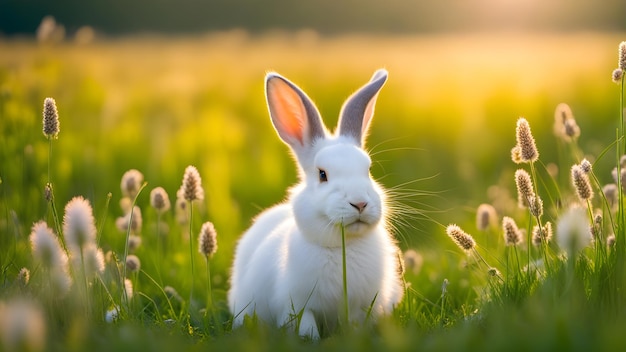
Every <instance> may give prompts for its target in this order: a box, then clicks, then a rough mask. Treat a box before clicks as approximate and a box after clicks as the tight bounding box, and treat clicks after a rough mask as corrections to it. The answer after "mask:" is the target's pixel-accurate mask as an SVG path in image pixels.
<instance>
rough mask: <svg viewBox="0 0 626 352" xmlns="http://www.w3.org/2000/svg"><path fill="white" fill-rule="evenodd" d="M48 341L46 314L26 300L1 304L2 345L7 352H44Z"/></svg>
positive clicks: (0, 329)
mask: <svg viewBox="0 0 626 352" xmlns="http://www.w3.org/2000/svg"><path fill="white" fill-rule="evenodd" d="M45 341H46V324H45V321H44V314H43V312H42V310H41V308H40V307H39V306H38V305H35V303H33V302H31V301H27V300H24V299H14V300H13V301H9V302H6V304H3V303H0V343H2V345H0V346H2V347H4V348H3V350H6V351H43V350H44V345H45Z"/></svg>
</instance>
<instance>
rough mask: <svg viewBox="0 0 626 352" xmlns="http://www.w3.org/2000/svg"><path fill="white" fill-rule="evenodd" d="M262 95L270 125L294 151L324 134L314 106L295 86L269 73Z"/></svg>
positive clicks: (301, 148)
mask: <svg viewBox="0 0 626 352" xmlns="http://www.w3.org/2000/svg"><path fill="white" fill-rule="evenodd" d="M265 95H266V98H267V105H268V107H269V111H270V117H271V118H272V123H273V124H274V128H276V131H277V132H278V135H279V136H280V138H281V139H282V140H283V141H284V142H285V143H287V144H289V145H290V146H291V148H292V149H293V150H294V151H295V152H296V154H300V152H301V151H302V150H303V149H306V148H307V147H309V146H311V145H312V144H313V141H314V140H315V139H318V138H323V137H325V136H326V129H325V127H324V125H323V123H322V119H321V118H320V114H319V112H318V111H317V108H316V107H315V105H314V104H313V102H312V101H311V99H309V97H307V95H306V94H305V93H304V92H303V91H302V90H301V89H300V88H298V86H296V85H295V84H293V83H291V82H289V81H288V80H287V79H286V78H284V77H281V76H280V75H279V74H277V73H275V72H270V73H268V74H267V76H266V77H265Z"/></svg>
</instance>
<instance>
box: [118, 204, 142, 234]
mask: <svg viewBox="0 0 626 352" xmlns="http://www.w3.org/2000/svg"><path fill="white" fill-rule="evenodd" d="M131 218H132V219H131ZM129 223H130V233H133V234H137V233H140V232H141V227H142V226H143V216H142V215H141V208H139V207H138V206H134V207H133V209H132V212H131V211H128V212H127V213H126V214H125V215H124V216H120V217H119V218H117V219H116V220H115V226H116V227H117V229H118V230H119V231H120V232H123V233H126V231H128V224H129Z"/></svg>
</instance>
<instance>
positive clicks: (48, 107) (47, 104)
mask: <svg viewBox="0 0 626 352" xmlns="http://www.w3.org/2000/svg"><path fill="white" fill-rule="evenodd" d="M59 131H60V127H59V113H58V111H57V104H56V102H55V101H54V99H53V98H46V99H44V101H43V134H44V136H46V138H48V139H57V138H58V137H59Z"/></svg>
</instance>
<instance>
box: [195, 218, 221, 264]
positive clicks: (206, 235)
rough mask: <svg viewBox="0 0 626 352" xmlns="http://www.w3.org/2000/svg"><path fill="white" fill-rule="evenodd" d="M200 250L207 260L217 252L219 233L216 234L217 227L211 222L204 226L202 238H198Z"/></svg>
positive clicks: (201, 230) (201, 233)
mask: <svg viewBox="0 0 626 352" xmlns="http://www.w3.org/2000/svg"><path fill="white" fill-rule="evenodd" d="M198 250H199V251H200V254H202V255H204V256H205V257H206V258H209V257H210V256H212V255H213V254H215V252H216V251H217V233H216V232H215V226H213V224H212V223H211V222H210V221H207V222H205V223H204V224H202V229H200V236H199V237H198Z"/></svg>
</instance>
